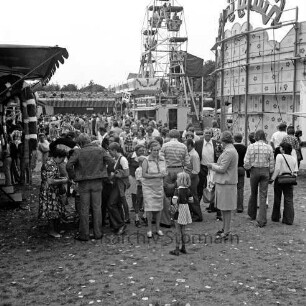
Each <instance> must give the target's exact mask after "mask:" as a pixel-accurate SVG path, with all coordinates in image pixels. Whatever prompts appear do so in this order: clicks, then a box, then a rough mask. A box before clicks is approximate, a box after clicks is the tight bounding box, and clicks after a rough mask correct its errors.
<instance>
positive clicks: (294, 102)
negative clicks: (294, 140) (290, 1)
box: [292, 7, 299, 126]
mask: <svg viewBox="0 0 306 306" xmlns="http://www.w3.org/2000/svg"><path fill="white" fill-rule="evenodd" d="M298 20H299V8H298V7H296V11H295V25H294V30H295V41H294V55H293V56H294V57H297V53H298V35H299V23H298ZM293 63H294V65H293V68H294V74H293V101H292V103H293V104H292V107H293V108H292V112H293V113H295V112H296V90H297V86H296V85H297V84H296V82H297V60H296V59H295V60H294V62H293ZM295 118H296V117H295V116H294V115H293V116H292V124H293V126H294V124H295Z"/></svg>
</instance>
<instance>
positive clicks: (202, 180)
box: [198, 165, 208, 203]
mask: <svg viewBox="0 0 306 306" xmlns="http://www.w3.org/2000/svg"><path fill="white" fill-rule="evenodd" d="M207 175H208V168H207V167H206V166H203V165H201V168H200V172H199V184H198V198H199V203H200V202H201V200H202V197H203V190H204V188H206V187H207Z"/></svg>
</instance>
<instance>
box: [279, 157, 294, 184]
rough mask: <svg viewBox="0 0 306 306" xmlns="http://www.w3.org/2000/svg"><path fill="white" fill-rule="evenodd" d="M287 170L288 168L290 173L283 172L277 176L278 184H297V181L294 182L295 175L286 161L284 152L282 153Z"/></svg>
mask: <svg viewBox="0 0 306 306" xmlns="http://www.w3.org/2000/svg"><path fill="white" fill-rule="evenodd" d="M282 156H283V158H284V160H285V162H286V164H287V166H288V168H289V170H290V173H283V174H281V175H279V176H278V177H277V182H278V184H280V185H297V182H296V175H294V174H293V172H292V170H291V168H290V166H289V164H288V162H287V159H286V158H285V156H284V154H282Z"/></svg>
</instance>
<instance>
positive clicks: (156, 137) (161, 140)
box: [154, 136, 164, 146]
mask: <svg viewBox="0 0 306 306" xmlns="http://www.w3.org/2000/svg"><path fill="white" fill-rule="evenodd" d="M154 140H155V141H157V142H158V143H159V144H160V146H162V145H163V144H164V140H163V138H162V137H160V136H155V138H154Z"/></svg>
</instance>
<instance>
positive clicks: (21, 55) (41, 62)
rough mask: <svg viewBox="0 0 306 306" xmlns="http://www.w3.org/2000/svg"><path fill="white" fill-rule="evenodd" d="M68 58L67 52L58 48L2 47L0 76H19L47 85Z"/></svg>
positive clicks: (0, 48) (0, 52) (0, 47)
mask: <svg viewBox="0 0 306 306" xmlns="http://www.w3.org/2000/svg"><path fill="white" fill-rule="evenodd" d="M68 56H69V55H68V52H67V50H66V49H65V48H60V47H58V46H55V47H47V46H27V45H0V76H1V75H8V74H9V75H18V76H20V77H21V78H23V79H24V80H40V81H41V82H42V84H47V83H48V82H49V81H50V79H51V77H52V76H53V75H54V73H55V71H56V69H57V68H59V64H60V63H61V64H64V60H65V59H67V58H68Z"/></svg>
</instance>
